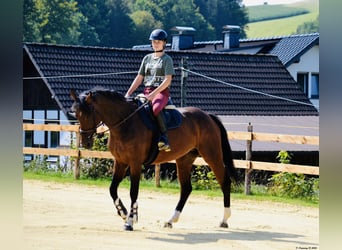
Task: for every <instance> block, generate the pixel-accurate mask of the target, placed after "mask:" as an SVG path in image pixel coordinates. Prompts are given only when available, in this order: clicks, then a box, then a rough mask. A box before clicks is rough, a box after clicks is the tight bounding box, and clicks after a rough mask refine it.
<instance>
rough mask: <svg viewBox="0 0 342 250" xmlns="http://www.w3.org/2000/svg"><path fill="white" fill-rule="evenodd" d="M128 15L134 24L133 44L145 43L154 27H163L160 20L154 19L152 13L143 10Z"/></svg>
mask: <svg viewBox="0 0 342 250" xmlns="http://www.w3.org/2000/svg"><path fill="white" fill-rule="evenodd" d="M130 17H131V18H132V20H133V22H134V24H135V33H134V36H135V38H134V40H135V41H134V43H135V45H138V44H146V42H147V41H148V37H149V35H150V33H151V31H152V30H153V29H155V28H156V27H163V24H162V23H161V22H159V21H157V20H155V19H154V17H153V16H152V14H151V13H149V12H147V11H145V10H139V11H135V12H133V13H132V14H131V15H130Z"/></svg>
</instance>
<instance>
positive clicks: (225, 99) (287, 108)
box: [24, 43, 318, 115]
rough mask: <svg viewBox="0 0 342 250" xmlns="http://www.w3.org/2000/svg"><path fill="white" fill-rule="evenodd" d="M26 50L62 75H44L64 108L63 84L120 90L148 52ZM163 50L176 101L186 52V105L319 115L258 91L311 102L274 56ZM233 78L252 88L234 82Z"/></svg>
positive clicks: (40, 66) (29, 46)
mask: <svg viewBox="0 0 342 250" xmlns="http://www.w3.org/2000/svg"><path fill="white" fill-rule="evenodd" d="M24 51H25V53H27V55H29V56H30V58H31V59H32V61H33V63H34V65H35V66H36V68H37V70H38V72H41V73H42V74H43V75H44V76H45V77H49V76H60V77H62V78H47V79H46V81H47V85H48V87H49V89H50V90H51V92H52V93H51V94H52V95H54V96H55V98H56V99H57V100H59V103H60V104H61V109H62V110H64V111H65V112H67V111H69V109H70V107H71V104H72V101H71V99H70V97H69V91H66V89H68V90H70V89H71V88H74V89H76V90H77V91H79V92H80V91H83V90H87V89H91V88H93V87H95V86H102V87H105V88H109V89H115V90H117V91H119V92H120V93H122V94H124V93H125V92H126V90H127V89H128V88H129V86H130V84H131V82H132V81H133V79H134V77H135V75H136V73H137V71H138V68H139V66H140V63H141V60H142V58H143V57H144V56H145V55H146V54H147V53H150V51H141V50H132V49H117V48H100V47H82V46H66V45H51V44H38V43H25V44H24ZM167 53H168V54H169V55H170V56H171V57H172V58H173V61H174V66H175V67H176V75H175V77H174V79H173V82H172V86H171V88H170V90H171V96H172V100H173V102H174V103H175V105H176V106H180V101H181V100H180V98H181V96H180V88H181V87H180V86H181V70H180V69H179V68H178V66H179V65H180V62H181V59H182V58H183V57H187V58H188V67H189V70H191V72H190V73H189V77H188V80H187V84H186V100H185V103H186V105H189V106H196V107H199V108H201V109H204V110H206V111H207V112H211V113H216V114H219V115H318V112H317V110H316V109H315V108H314V107H313V106H308V105H303V104H299V103H292V102H290V101H285V100H282V99H276V98H271V97H269V96H265V95H261V94H259V93H257V91H259V92H265V93H267V94H272V95H277V96H279V97H281V98H289V99H293V100H295V101H297V102H304V103H308V104H309V100H308V99H307V97H306V96H305V95H304V93H303V92H302V91H301V90H300V88H299V87H298V85H297V83H296V82H295V81H294V80H293V78H292V77H291V75H290V74H289V73H288V71H287V70H286V69H285V67H284V66H283V65H282V63H281V61H280V60H279V59H278V58H277V57H276V56H269V55H236V54H227V53H215V52H195V51H167ZM192 72H195V73H196V74H194V73H192ZM106 73H107V75H105V74H106ZM115 73H117V74H115ZM197 74H201V75H197ZM66 76H73V77H66ZM76 76H78V77H76ZM213 79H215V80H216V81H215V80H213ZM217 81H220V82H217ZM231 84H234V85H237V86H239V87H242V88H248V89H252V90H253V91H256V92H249V91H247V90H245V89H241V88H236V87H233V86H231ZM140 89H141V87H140Z"/></svg>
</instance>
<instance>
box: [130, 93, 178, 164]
mask: <svg viewBox="0 0 342 250" xmlns="http://www.w3.org/2000/svg"><path fill="white" fill-rule="evenodd" d="M134 101H135V102H136V103H137V104H138V106H139V108H140V107H141V106H142V105H144V107H143V108H140V109H139V112H138V113H139V116H140V118H141V120H142V121H143V123H144V125H145V126H146V128H148V129H149V130H152V132H153V136H152V143H151V148H150V152H149V154H148V157H147V159H146V160H145V162H144V163H143V164H144V165H145V166H147V165H150V164H151V163H152V162H153V161H154V160H155V159H156V158H157V156H158V153H159V150H158V145H157V144H158V139H159V133H160V131H159V126H158V124H157V121H156V119H155V117H154V115H153V109H152V105H151V103H146V98H145V96H144V95H138V96H137V97H135V98H134ZM161 112H163V114H164V117H165V125H166V127H167V129H168V130H170V129H175V128H178V127H180V125H181V124H182V121H183V115H182V114H181V113H180V112H179V111H178V110H177V109H176V106H175V105H174V104H173V103H172V100H171V98H169V100H168V103H167V105H166V106H165V107H164V109H163V110H162V111H161Z"/></svg>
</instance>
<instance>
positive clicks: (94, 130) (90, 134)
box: [79, 106, 104, 139]
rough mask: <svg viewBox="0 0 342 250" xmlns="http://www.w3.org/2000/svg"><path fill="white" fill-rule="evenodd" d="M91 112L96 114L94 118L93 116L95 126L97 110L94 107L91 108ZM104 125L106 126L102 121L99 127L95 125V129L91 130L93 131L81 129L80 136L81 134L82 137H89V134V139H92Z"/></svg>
mask: <svg viewBox="0 0 342 250" xmlns="http://www.w3.org/2000/svg"><path fill="white" fill-rule="evenodd" d="M91 112H92V113H93V114H94V116H93V121H94V124H96V119H95V115H96V110H95V109H94V107H93V106H91ZM102 125H104V123H103V122H102V121H100V122H99V123H98V124H97V125H95V126H94V127H93V128H91V129H86V130H84V129H82V128H81V127H80V129H79V131H80V134H81V135H87V134H89V135H88V136H87V139H91V138H92V137H93V136H94V134H96V131H97V129H98V128H99V127H100V126H102Z"/></svg>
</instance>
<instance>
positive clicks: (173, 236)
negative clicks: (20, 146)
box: [23, 180, 319, 250]
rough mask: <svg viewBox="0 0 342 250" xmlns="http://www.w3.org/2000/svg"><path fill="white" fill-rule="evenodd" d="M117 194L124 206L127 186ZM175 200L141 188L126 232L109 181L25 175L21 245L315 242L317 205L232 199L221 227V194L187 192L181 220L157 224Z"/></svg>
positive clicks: (142, 248)
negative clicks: (86, 183)
mask: <svg viewBox="0 0 342 250" xmlns="http://www.w3.org/2000/svg"><path fill="white" fill-rule="evenodd" d="M119 195H120V197H121V199H122V201H123V202H124V203H125V205H126V206H128V204H129V203H130V202H129V192H128V190H126V189H123V188H121V189H119ZM177 200H178V195H163V194H160V193H157V192H150V191H140V194H139V222H138V223H137V224H135V225H134V231H133V232H127V231H124V230H123V221H122V219H121V218H120V217H119V216H117V215H116V211H115V210H114V206H113V203H112V200H111V198H110V196H109V192H108V189H107V188H99V187H91V186H84V185H75V184H56V183H53V182H40V181H33V180H24V182H23V213H24V214H23V224H24V241H25V247H26V248H25V249H35V250H36V249H44V250H46V249H63V250H68V249H73V250H74V249H139V250H147V249H148V250H153V249H160V250H167V249H172V250H173V249H181V250H183V249H185V250H186V249H197V250H198V249H206V250H207V249H215V250H217V249H238V250H240V249H263V250H264V249H286V250H289V249H319V245H318V244H319V210H318V208H307V207H301V206H292V205H285V204H279V203H272V202H256V201H246V200H234V199H233V200H232V217H231V218H230V220H229V227H230V228H228V229H222V228H219V227H218V224H219V221H220V220H221V218H222V215H223V208H222V201H221V199H216V198H213V199H209V198H204V197H198V196H195V195H192V196H190V198H189V200H188V203H187V204H186V206H185V208H184V211H183V213H182V214H181V217H180V220H179V222H178V223H175V224H174V225H173V228H172V229H167V228H163V225H164V222H165V221H166V220H167V219H169V217H170V216H171V215H172V214H173V209H174V207H175V206H176V203H177Z"/></svg>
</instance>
